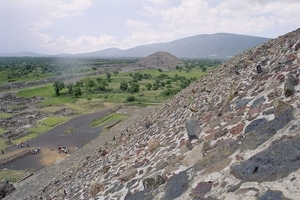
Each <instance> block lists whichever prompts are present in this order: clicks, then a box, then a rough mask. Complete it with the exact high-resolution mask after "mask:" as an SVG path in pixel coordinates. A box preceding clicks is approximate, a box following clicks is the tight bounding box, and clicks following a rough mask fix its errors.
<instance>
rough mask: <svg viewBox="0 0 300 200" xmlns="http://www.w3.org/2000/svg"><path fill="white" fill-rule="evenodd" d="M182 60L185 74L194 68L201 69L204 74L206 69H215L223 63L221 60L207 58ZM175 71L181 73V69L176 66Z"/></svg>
mask: <svg viewBox="0 0 300 200" xmlns="http://www.w3.org/2000/svg"><path fill="white" fill-rule="evenodd" d="M182 60H183V62H184V63H185V68H186V72H189V71H191V70H192V68H195V67H200V68H201V69H202V71H203V72H205V71H206V70H207V68H208V67H217V66H219V65H221V63H222V62H223V60H220V59H208V58H205V59H201V58H199V59H197V58H194V59H193V58H185V59H182ZM176 70H179V71H181V70H182V67H179V66H176Z"/></svg>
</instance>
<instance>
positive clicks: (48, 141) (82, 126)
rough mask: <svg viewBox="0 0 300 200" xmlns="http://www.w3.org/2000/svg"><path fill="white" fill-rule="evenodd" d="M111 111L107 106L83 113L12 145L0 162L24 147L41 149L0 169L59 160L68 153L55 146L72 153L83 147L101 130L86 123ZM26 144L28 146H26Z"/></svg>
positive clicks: (32, 166) (31, 167) (33, 167)
mask: <svg viewBox="0 0 300 200" xmlns="http://www.w3.org/2000/svg"><path fill="white" fill-rule="evenodd" d="M110 112H112V109H110V108H107V109H104V110H101V111H99V112H96V113H93V114H87V115H83V116H80V117H77V118H74V119H71V120H70V121H68V122H66V123H63V124H61V125H59V126H57V127H55V128H53V129H52V130H50V131H48V132H46V133H44V134H42V135H40V136H38V137H36V138H34V139H32V140H29V141H27V142H26V143H24V147H23V148H21V147H20V148H18V147H13V148H10V149H8V150H6V151H5V154H1V155H0V162H1V161H3V160H5V159H7V156H13V155H16V154H18V153H19V152H20V151H22V150H24V149H29V150H30V149H33V148H35V147H41V150H40V152H39V153H38V154H36V155H31V154H30V155H27V156H24V157H22V158H20V159H18V160H16V161H14V162H12V163H9V164H6V165H3V166H1V167H0V170H2V169H3V168H8V169H14V170H21V169H22V170H24V169H25V170H26V169H27V170H33V171H36V170H39V169H41V168H43V167H45V166H47V165H49V164H50V163H53V162H55V161H58V160H61V159H63V158H65V157H67V156H68V155H66V154H65V153H61V154H59V153H58V151H57V146H58V145H61V146H65V147H68V148H69V150H70V153H73V152H74V151H75V149H76V148H78V149H79V148H81V147H83V146H84V145H85V144H86V143H88V142H90V141H91V140H93V139H95V138H96V137H98V136H99V134H100V132H101V129H102V128H101V127H95V128H91V127H89V126H88V124H89V123H90V122H91V121H93V120H95V119H97V118H99V117H103V116H105V115H107V114H108V113H110ZM70 128H72V129H74V130H76V131H75V132H73V133H70V134H66V135H65V134H63V133H64V132H65V131H66V130H68V129H70ZM27 144H28V145H29V147H27Z"/></svg>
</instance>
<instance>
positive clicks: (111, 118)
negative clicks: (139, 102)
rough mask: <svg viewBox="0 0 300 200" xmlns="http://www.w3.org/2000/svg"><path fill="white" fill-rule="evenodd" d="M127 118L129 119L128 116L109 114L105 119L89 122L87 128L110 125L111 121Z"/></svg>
mask: <svg viewBox="0 0 300 200" xmlns="http://www.w3.org/2000/svg"><path fill="white" fill-rule="evenodd" d="M128 117H129V116H128V115H121V114H116V113H112V114H109V115H107V116H105V117H101V118H99V119H97V120H95V121H93V122H91V123H90V124H89V126H90V127H96V126H102V125H105V124H108V123H110V122H112V121H115V120H124V119H127V118H128Z"/></svg>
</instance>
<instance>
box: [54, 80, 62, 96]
mask: <svg viewBox="0 0 300 200" xmlns="http://www.w3.org/2000/svg"><path fill="white" fill-rule="evenodd" d="M53 87H54V91H55V95H56V96H57V97H58V96H59V95H60V94H59V92H60V91H61V90H62V89H64V88H65V84H64V82H62V81H55V82H54V84H53Z"/></svg>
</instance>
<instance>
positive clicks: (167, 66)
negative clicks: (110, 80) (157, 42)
mask: <svg viewBox="0 0 300 200" xmlns="http://www.w3.org/2000/svg"><path fill="white" fill-rule="evenodd" d="M134 66H136V67H142V68H146V69H162V70H164V71H170V70H174V69H175V68H176V66H179V67H184V63H183V61H182V60H180V59H178V58H176V57H175V56H173V55H172V54H170V53H168V52H164V51H158V52H155V53H153V54H151V55H149V56H147V57H145V58H142V59H141V60H139V61H137V62H136V63H135V64H134Z"/></svg>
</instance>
